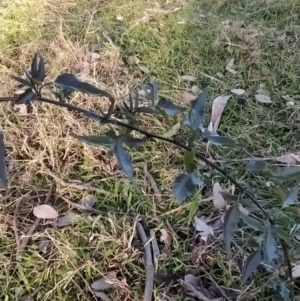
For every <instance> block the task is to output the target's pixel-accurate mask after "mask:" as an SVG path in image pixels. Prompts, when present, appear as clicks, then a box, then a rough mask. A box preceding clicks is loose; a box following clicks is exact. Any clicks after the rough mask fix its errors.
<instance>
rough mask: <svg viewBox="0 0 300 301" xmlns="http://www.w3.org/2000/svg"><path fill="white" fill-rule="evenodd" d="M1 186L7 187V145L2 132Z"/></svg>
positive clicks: (0, 146) (0, 145) (0, 140)
mask: <svg viewBox="0 0 300 301" xmlns="http://www.w3.org/2000/svg"><path fill="white" fill-rule="evenodd" d="M0 187H1V188H6V187H7V180H6V165H5V145H4V141H3V134H2V133H0Z"/></svg>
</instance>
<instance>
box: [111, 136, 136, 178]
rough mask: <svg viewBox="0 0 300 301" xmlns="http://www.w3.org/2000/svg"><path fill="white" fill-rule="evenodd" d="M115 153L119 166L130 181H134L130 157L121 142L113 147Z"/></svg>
mask: <svg viewBox="0 0 300 301" xmlns="http://www.w3.org/2000/svg"><path fill="white" fill-rule="evenodd" d="M113 152H114V154H115V156H116V158H117V159H118V162H119V166H120V167H121V169H122V170H123V171H124V173H125V174H126V175H127V177H128V178H129V179H130V180H133V168H132V162H131V158H130V155H129V154H128V153H127V152H126V150H125V149H124V147H123V146H122V142H121V141H119V140H118V141H117V142H116V143H115V145H114V147H113Z"/></svg>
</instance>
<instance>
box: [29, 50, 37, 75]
mask: <svg viewBox="0 0 300 301" xmlns="http://www.w3.org/2000/svg"><path fill="white" fill-rule="evenodd" d="M37 60H38V55H37V53H35V55H34V57H33V60H32V63H31V76H32V77H33V78H36V74H37Z"/></svg>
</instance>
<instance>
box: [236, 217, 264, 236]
mask: <svg viewBox="0 0 300 301" xmlns="http://www.w3.org/2000/svg"><path fill="white" fill-rule="evenodd" d="M241 218H242V220H243V221H244V222H245V223H246V224H247V225H248V226H249V227H251V228H253V229H254V230H257V231H260V232H263V231H264V225H263V224H262V223H261V222H259V221H258V220H257V219H255V218H253V217H251V216H249V215H246V214H244V213H242V212H241Z"/></svg>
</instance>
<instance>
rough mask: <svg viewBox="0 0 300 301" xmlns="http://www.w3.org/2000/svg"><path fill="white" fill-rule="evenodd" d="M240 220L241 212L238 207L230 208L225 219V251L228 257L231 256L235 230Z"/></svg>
mask: <svg viewBox="0 0 300 301" xmlns="http://www.w3.org/2000/svg"><path fill="white" fill-rule="evenodd" d="M239 218H240V210H239V209H238V207H237V206H236V205H234V206H232V207H230V208H229V209H228V210H227V211H226V213H225V217H224V229H223V233H224V241H225V249H226V252H227V254H228V255H230V245H231V240H232V236H233V230H234V228H235V226H236V225H237V223H238V221H239Z"/></svg>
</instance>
